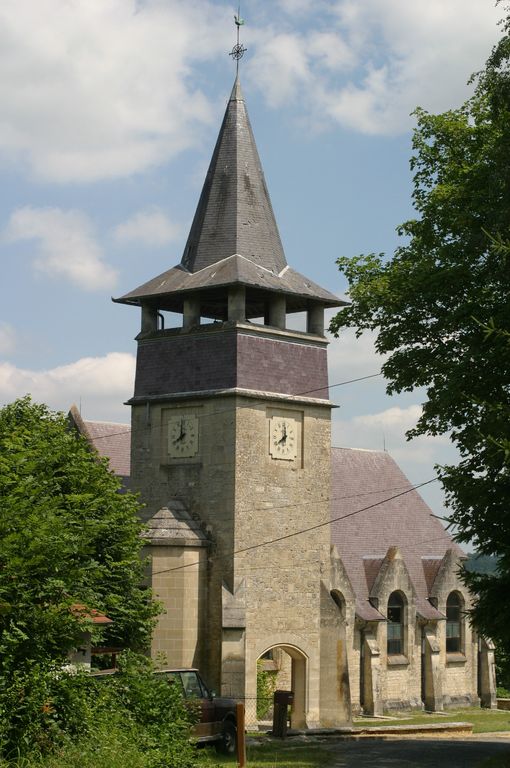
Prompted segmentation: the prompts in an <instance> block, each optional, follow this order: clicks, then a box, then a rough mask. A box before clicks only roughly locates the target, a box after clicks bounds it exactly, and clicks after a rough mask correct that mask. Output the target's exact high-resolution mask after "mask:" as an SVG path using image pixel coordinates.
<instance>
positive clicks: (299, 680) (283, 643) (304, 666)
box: [255, 636, 313, 728]
mask: <svg viewBox="0 0 510 768" xmlns="http://www.w3.org/2000/svg"><path fill="white" fill-rule="evenodd" d="M269 652H273V653H275V652H279V653H280V654H283V655H284V657H285V656H286V658H287V660H289V664H288V667H287V670H286V671H287V672H288V673H289V674H288V676H286V677H285V678H284V681H285V690H288V689H290V690H292V692H293V694H294V702H293V704H292V707H291V713H290V722H291V726H292V728H305V727H306V726H307V712H308V709H309V703H310V701H309V699H310V686H309V676H310V656H309V654H308V653H307V652H306V651H305V650H304V649H303V647H302V644H299V645H298V644H297V643H296V642H294V641H292V640H291V639H290V638H289V639H287V638H285V636H283V637H279V636H275V637H273V638H270V639H268V641H267V644H265V645H263V646H261V647H260V648H258V649H257V650H256V658H255V667H256V664H257V662H258V661H259V659H261V658H262V657H263V656H265V655H266V654H268V653H269ZM287 686H288V687H287ZM277 687H278V688H281V687H282V686H280V685H278V684H277ZM312 696H313V692H312Z"/></svg>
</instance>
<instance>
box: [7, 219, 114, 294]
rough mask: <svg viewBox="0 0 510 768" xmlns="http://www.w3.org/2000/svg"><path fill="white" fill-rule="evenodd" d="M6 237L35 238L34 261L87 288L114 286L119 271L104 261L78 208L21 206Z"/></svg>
mask: <svg viewBox="0 0 510 768" xmlns="http://www.w3.org/2000/svg"><path fill="white" fill-rule="evenodd" d="M5 237H6V238H7V240H10V241H11V242H16V241H20V240H36V241H37V242H38V255H37V256H36V259H35V261H34V264H35V266H36V268H37V269H38V270H40V271H41V272H44V273H46V274H48V275H51V276H57V277H58V276H60V277H64V278H65V279H67V280H69V281H71V282H72V283H74V284H75V285H78V286H79V287H80V288H84V289H85V290H88V291H94V290H101V289H105V288H110V287H112V286H114V285H115V282H116V277H117V275H116V272H115V271H114V270H113V269H112V268H111V267H109V266H108V265H107V264H105V263H104V261H103V259H102V252H101V249H100V248H99V246H98V245H97V243H96V242H95V239H94V234H93V228H92V225H91V223H90V221H89V219H88V218H87V217H86V216H85V215H84V214H82V213H81V212H79V211H62V210H60V209H59V208H30V207H26V208H19V209H18V210H17V211H14V213H13V214H12V215H11V217H10V219H9V222H8V224H7V228H6V230H5Z"/></svg>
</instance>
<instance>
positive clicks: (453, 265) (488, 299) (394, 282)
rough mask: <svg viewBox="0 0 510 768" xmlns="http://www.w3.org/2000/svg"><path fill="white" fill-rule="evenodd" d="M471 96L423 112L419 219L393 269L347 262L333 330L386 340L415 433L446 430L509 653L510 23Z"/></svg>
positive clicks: (482, 612) (485, 609) (479, 609)
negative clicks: (343, 297)
mask: <svg viewBox="0 0 510 768" xmlns="http://www.w3.org/2000/svg"><path fill="white" fill-rule="evenodd" d="M503 31H504V35H503V37H502V39H501V40H500V42H499V43H498V44H497V45H496V47H495V48H494V50H493V52H492V54H491V56H490V57H489V59H488V62H487V64H486V67H485V69H484V70H483V71H482V72H481V73H479V74H478V75H477V76H476V77H475V81H476V89H475V92H474V95H473V96H472V98H471V99H470V100H469V101H467V102H466V103H465V104H464V105H463V106H461V107H460V108H459V109H454V110H451V111H449V112H445V113H444V114H440V115H431V114H428V113H427V112H425V111H424V110H422V109H418V110H417V111H416V113H415V114H416V119H417V127H416V130H415V132H414V138H413V149H414V155H413V158H412V161H411V167H412V169H413V170H414V192H413V200H414V205H415V209H416V214H417V215H416V218H415V219H412V220H410V221H407V222H405V223H404V224H402V225H401V226H400V227H399V230H398V231H399V233H400V234H401V235H402V236H403V237H404V238H405V244H403V245H401V246H400V247H399V248H397V250H396V251H395V253H394V255H393V257H392V258H391V259H389V260H388V261H385V260H384V258H383V255H382V254H380V255H379V256H377V255H375V254H369V255H367V256H359V257H355V258H351V259H349V258H341V259H339V260H338V264H339V266H340V269H341V270H342V271H343V272H344V273H345V274H346V276H347V278H348V281H349V286H350V296H351V299H352V304H351V305H350V306H349V307H348V308H347V309H345V310H343V311H341V312H340V313H338V314H337V315H336V317H335V318H334V319H333V321H332V323H331V329H332V331H333V332H334V333H335V334H338V333H339V332H340V330H341V329H342V328H344V327H355V328H356V329H357V333H358V335H359V334H361V333H362V332H363V331H365V330H377V340H376V348H377V351H378V352H379V353H381V354H388V355H389V356H388V357H387V359H386V361H385V363H384V364H383V366H382V371H383V374H384V376H385V377H386V379H387V381H388V385H387V391H388V392H389V393H390V394H391V393H395V392H403V391H412V390H413V389H414V388H416V387H425V388H426V401H425V403H424V406H423V412H422V415H421V417H420V419H419V420H418V423H417V425H416V427H415V428H414V429H412V430H410V432H409V433H408V437H409V438H412V437H413V436H415V435H424V434H428V435H439V434H449V435H450V436H451V439H452V441H453V443H454V444H455V445H456V447H457V448H458V450H459V454H460V461H459V463H458V465H456V466H445V467H439V468H437V469H438V474H439V476H440V479H441V481H442V483H443V486H444V488H445V490H446V499H447V505H448V506H449V509H450V515H449V519H450V521H451V523H452V524H453V525H454V526H456V530H457V531H458V533H457V538H458V539H459V540H460V541H462V542H468V541H472V543H473V545H474V547H475V548H476V550H477V551H478V552H479V553H481V554H483V555H497V556H498V557H499V569H498V571H497V573H496V574H476V573H466V574H465V579H466V582H467V583H468V585H469V586H470V587H472V588H473V589H474V590H475V591H477V592H478V595H479V598H478V600H477V602H476V605H475V608H474V619H475V621H476V623H477V625H478V627H479V628H480V630H481V631H482V632H485V633H486V634H488V635H490V636H492V637H494V639H497V638H499V639H500V641H501V642H503V643H504V644H505V645H506V647H507V648H510V604H509V603H508V594H509V592H510V418H509V417H510V374H509V371H510V343H509V340H508V332H509V331H510V280H509V275H510V250H509V248H508V246H507V244H508V243H509V242H510V218H509V216H508V211H509V210H510V163H509V154H508V147H509V146H510V34H509V33H510V17H508V18H507V19H506V20H505V22H504V30H503Z"/></svg>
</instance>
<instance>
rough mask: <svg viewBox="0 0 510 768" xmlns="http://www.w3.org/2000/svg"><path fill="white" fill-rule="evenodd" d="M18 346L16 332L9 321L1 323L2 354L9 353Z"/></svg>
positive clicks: (0, 351) (0, 346) (0, 342)
mask: <svg viewBox="0 0 510 768" xmlns="http://www.w3.org/2000/svg"><path fill="white" fill-rule="evenodd" d="M15 348H16V332H15V330H14V328H13V327H12V326H11V325H9V324H8V323H0V355H9V354H10V353H11V352H13V351H14V350H15Z"/></svg>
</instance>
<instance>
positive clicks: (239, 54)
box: [229, 3, 247, 75]
mask: <svg viewBox="0 0 510 768" xmlns="http://www.w3.org/2000/svg"><path fill="white" fill-rule="evenodd" d="M234 21H235V25H236V27H237V43H236V45H234V47H233V48H232V50H231V51H230V53H229V56H232V58H233V59H234V60H235V63H236V75H238V74H239V59H242V58H243V56H244V54H245V53H246V51H247V48H245V47H244V45H243V44H242V43H240V42H239V27H242V26H243V24H244V19H242V18H241V3H239V5H238V6H237V16H235V15H234Z"/></svg>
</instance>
